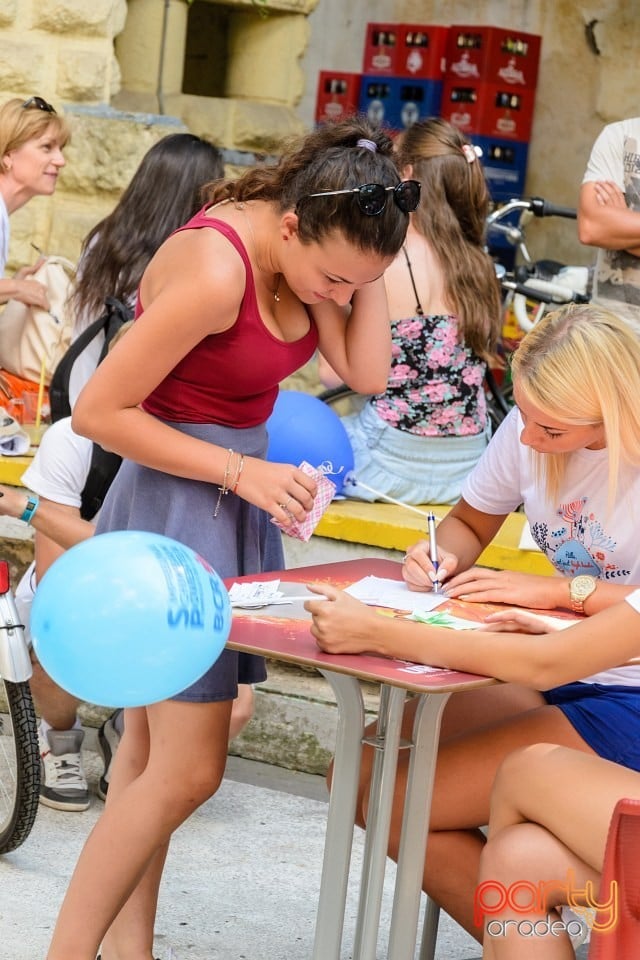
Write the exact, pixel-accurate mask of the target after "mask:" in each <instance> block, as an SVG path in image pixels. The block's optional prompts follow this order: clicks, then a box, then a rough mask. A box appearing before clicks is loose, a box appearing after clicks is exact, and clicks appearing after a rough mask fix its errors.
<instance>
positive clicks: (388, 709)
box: [353, 684, 406, 960]
mask: <svg viewBox="0 0 640 960" xmlns="http://www.w3.org/2000/svg"><path fill="white" fill-rule="evenodd" d="M405 699H406V691H405V690H403V689H402V688H400V687H391V686H389V685H388V684H382V686H381V687H380V708H379V712H378V724H377V729H376V736H375V739H373V740H369V741H367V742H368V743H370V744H371V745H372V746H373V747H374V749H375V756H374V762H373V771H372V775H371V791H370V796H369V811H368V816H367V829H366V831H365V845H364V862H363V866H362V881H361V885H360V899H359V903H358V919H357V923H356V931H355V938H354V947H353V958H354V960H375V958H376V952H377V944H378V931H379V926H380V909H381V905H382V893H383V886H384V874H385V868H386V863H387V848H388V844H389V828H390V825H391V814H392V811H393V796H394V790H395V779H396V769H397V765H398V750H399V748H400V731H401V727H402V716H403V707H404V702H405Z"/></svg>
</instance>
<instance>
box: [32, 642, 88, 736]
mask: <svg viewBox="0 0 640 960" xmlns="http://www.w3.org/2000/svg"><path fill="white" fill-rule="evenodd" d="M31 662H32V664H33V674H32V676H31V679H30V681H29V686H30V688H31V694H32V696H33V701H34V703H35V706H36V710H37V711H38V713H39V714H40V716H41V717H43V718H44V719H45V720H46V721H47V723H48V724H49V726H51V727H53V729H54V730H71V728H72V727H73V725H74V723H75V722H76V718H77V715H78V713H77V711H78V705H79V704H80V703H81V702H82V701H81V700H77V699H76V698H75V697H73V696H72V695H71V694H70V693H67V691H66V690H63V689H62V687H59V686H58V684H57V683H55V681H53V680H52V679H51V677H50V676H49V674H48V673H46V672H45V671H44V670H43V669H42V667H41V666H40V663H39V662H38V660H37V659H36V658H35V657H34V656H33V655H32V657H31Z"/></svg>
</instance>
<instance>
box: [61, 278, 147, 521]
mask: <svg viewBox="0 0 640 960" xmlns="http://www.w3.org/2000/svg"><path fill="white" fill-rule="evenodd" d="M132 317H133V310H132V309H131V307H127V306H125V304H124V303H121V302H120V300H116V298H115V297H107V298H106V300H105V312H104V313H103V314H102V316H101V317H98V319H97V320H94V321H93V323H92V324H90V325H89V326H88V327H87V329H86V330H83V331H82V333H81V334H80V336H79V337H78V338H77V339H76V340H74V341H73V343H72V344H71V346H70V347H69V349H68V350H67V352H66V353H65V355H64V356H63V357H62V359H61V360H60V362H59V363H58V365H57V367H56V369H55V370H54V372H53V376H52V377H51V383H50V384H49V401H50V403H51V421H52V423H55V421H56V420H62V418H63V417H70V416H71V405H70V403H69V378H70V377H71V369H72V367H73V365H74V363H75V362H76V360H77V358H78V357H79V356H80V354H81V353H82V352H83V350H85V349H86V347H87V346H88V345H89V344H90V343H91V341H92V340H93V339H94V338H95V337H97V336H98V334H99V333H101V332H104V346H103V347H102V350H101V351H100V357H99V359H98V363H101V362H102V360H104V358H105V357H106V355H107V352H108V349H109V344H110V342H111V340H112V339H113V337H114V336H115V335H116V333H117V332H118V330H120V328H121V327H122V325H123V324H125V323H126V322H127V321H128V320H131V319H132ZM121 463H122V457H120V456H119V455H118V454H117V453H112V452H111V451H109V450H104V449H103V448H102V447H101V446H100V444H98V443H94V444H93V449H92V451H91V464H90V467H89V473H88V476H87V482H86V483H85V485H84V489H83V491H82V504H81V506H80V515H81V516H82V518H83V519H84V520H91V519H93V517H95V515H96V513H97V512H98V510H99V509H100V507H101V506H102V501H103V500H104V498H105V497H106V495H107V490H108V489H109V487H110V486H111V484H112V482H113V479H114V477H115V475H116V473H117V472H118V469H119V467H120V464H121Z"/></svg>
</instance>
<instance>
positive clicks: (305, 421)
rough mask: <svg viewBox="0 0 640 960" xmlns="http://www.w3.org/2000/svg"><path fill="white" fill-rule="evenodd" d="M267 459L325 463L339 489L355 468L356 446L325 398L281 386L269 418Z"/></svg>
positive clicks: (316, 465)
mask: <svg viewBox="0 0 640 960" xmlns="http://www.w3.org/2000/svg"><path fill="white" fill-rule="evenodd" d="M267 430H268V432H269V447H268V449H267V460H270V461H271V462H272V463H294V464H296V466H297V465H298V464H299V463H301V462H302V460H306V461H307V463H310V464H311V466H312V467H319V466H320V465H322V464H324V465H325V466H328V467H329V468H330V469H328V470H326V471H325V472H326V474H327V476H328V477H329V479H330V480H332V481H333V482H334V483H335V485H336V487H337V490H336V493H340V491H341V490H342V486H343V484H344V478H345V477H346V475H347V474H348V473H350V472H351V471H352V470H353V450H352V448H351V441H350V440H349V436H348V434H347V431H346V430H345V428H344V426H343V424H342V421H341V419H340V417H339V416H338V415H337V413H336V412H335V411H334V410H332V409H331V407H329V406H328V405H327V404H326V403H323V402H322V400H319V399H318V398H317V397H314V396H312V395H311V394H310V393H301V392H299V391H298V390H281V391H280V393H279V394H278V398H277V400H276V403H275V406H274V408H273V413H272V414H271V416H270V417H269V419H268V420H267Z"/></svg>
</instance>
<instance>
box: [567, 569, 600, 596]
mask: <svg viewBox="0 0 640 960" xmlns="http://www.w3.org/2000/svg"><path fill="white" fill-rule="evenodd" d="M595 588H596V581H595V579H594V577H590V576H588V574H586V573H585V574H582V575H581V576H578V577H574V578H573V580H572V581H571V593H572V594H573V596H574V597H588V596H589V594H590V593H593V591H594V590H595Z"/></svg>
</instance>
